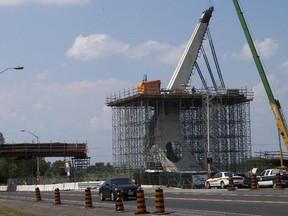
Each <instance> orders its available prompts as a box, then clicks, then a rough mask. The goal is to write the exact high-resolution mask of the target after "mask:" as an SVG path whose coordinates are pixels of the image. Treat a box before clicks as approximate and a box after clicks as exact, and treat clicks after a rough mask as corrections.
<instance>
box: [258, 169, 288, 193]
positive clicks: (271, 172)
mask: <svg viewBox="0 0 288 216" xmlns="http://www.w3.org/2000/svg"><path fill="white" fill-rule="evenodd" d="M277 173H280V175H281V183H282V187H287V186H288V173H287V172H286V170H283V169H281V168H276V169H266V170H264V171H263V172H262V173H261V175H260V176H257V184H258V187H274V188H275V186H276V174H277Z"/></svg>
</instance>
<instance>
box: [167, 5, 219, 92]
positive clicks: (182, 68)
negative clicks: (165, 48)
mask: <svg viewBox="0 0 288 216" xmlns="http://www.w3.org/2000/svg"><path fill="white" fill-rule="evenodd" d="M213 10H214V8H213V7H210V8H209V9H207V10H206V11H204V12H203V14H202V16H201V19H200V21H199V23H198V24H197V26H196V28H195V30H194V32H193V34H192V36H191V38H190V40H189V42H188V45H187V47H186V49H185V51H184V53H183V55H182V57H181V59H180V61H179V63H178V65H177V67H176V69H175V71H174V74H173V76H172V78H171V80H170V82H169V84H168V86H167V89H168V90H176V89H181V88H183V85H184V86H185V85H187V84H188V82H189V79H190V76H191V73H192V68H193V66H194V64H195V62H196V59H197V56H198V53H199V50H200V47H201V44H202V41H203V38H204V35H205V33H206V30H207V27H208V24H209V20H210V18H211V16H212V12H213Z"/></svg>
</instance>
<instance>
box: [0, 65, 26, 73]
mask: <svg viewBox="0 0 288 216" xmlns="http://www.w3.org/2000/svg"><path fill="white" fill-rule="evenodd" d="M12 69H13V70H23V69H24V67H22V66H17V67H9V68H6V69H4V70H2V71H0V74H2V73H4V72H5V71H7V70H12Z"/></svg>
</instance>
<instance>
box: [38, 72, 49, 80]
mask: <svg viewBox="0 0 288 216" xmlns="http://www.w3.org/2000/svg"><path fill="white" fill-rule="evenodd" d="M47 75H48V71H47V70H45V71H43V72H41V73H38V74H36V78H37V79H38V80H45V79H46V78H47Z"/></svg>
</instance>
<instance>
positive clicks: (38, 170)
mask: <svg viewBox="0 0 288 216" xmlns="http://www.w3.org/2000/svg"><path fill="white" fill-rule="evenodd" d="M21 132H27V133H29V134H31V135H32V136H34V137H35V138H36V140H37V144H38V145H39V137H38V136H36V135H35V134H33V133H32V132H31V131H28V130H21ZM36 160H37V171H36V184H39V182H40V161H39V157H36Z"/></svg>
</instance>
